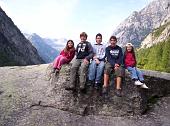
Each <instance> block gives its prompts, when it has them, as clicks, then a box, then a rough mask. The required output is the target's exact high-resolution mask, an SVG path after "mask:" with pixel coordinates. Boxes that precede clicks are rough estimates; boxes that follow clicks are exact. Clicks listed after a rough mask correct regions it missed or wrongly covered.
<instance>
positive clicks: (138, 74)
mask: <svg viewBox="0 0 170 126" xmlns="http://www.w3.org/2000/svg"><path fill="white" fill-rule="evenodd" d="M127 70H128V71H129V72H130V73H131V78H132V79H137V80H140V81H144V78H143V74H142V72H141V71H140V70H139V69H137V68H136V67H127Z"/></svg>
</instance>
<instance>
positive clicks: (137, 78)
mask: <svg viewBox="0 0 170 126" xmlns="http://www.w3.org/2000/svg"><path fill="white" fill-rule="evenodd" d="M124 64H125V68H126V69H127V70H128V71H129V72H130V73H131V78H132V80H133V81H134V84H135V85H138V86H141V88H146V89H147V88H148V87H147V86H146V84H145V83H144V78H143V74H142V72H141V71H140V70H139V69H137V68H136V64H137V62H136V56H135V51H134V47H133V45H132V43H127V44H126V50H125V53H124Z"/></svg>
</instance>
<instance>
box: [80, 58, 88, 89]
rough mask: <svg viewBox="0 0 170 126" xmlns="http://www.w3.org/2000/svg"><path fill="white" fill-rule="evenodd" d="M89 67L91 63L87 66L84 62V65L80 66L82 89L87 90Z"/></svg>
mask: <svg viewBox="0 0 170 126" xmlns="http://www.w3.org/2000/svg"><path fill="white" fill-rule="evenodd" d="M88 66H89V63H88V64H85V63H84V62H83V60H82V63H81V66H80V89H84V88H85V83H86V78H87V72H88Z"/></svg>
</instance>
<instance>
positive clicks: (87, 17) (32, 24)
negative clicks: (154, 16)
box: [0, 0, 151, 42]
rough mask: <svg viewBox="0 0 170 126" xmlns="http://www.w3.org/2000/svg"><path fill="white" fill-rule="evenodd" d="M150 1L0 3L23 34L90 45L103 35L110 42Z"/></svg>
mask: <svg viewBox="0 0 170 126" xmlns="http://www.w3.org/2000/svg"><path fill="white" fill-rule="evenodd" d="M150 2H151V0H0V6H1V8H2V9H3V10H4V11H5V12H6V14H7V15H8V16H9V17H10V18H12V20H13V22H14V23H15V24H16V25H17V27H18V28H19V29H20V30H21V31H22V32H23V33H28V34H31V33H36V34H38V35H40V36H41V37H47V38H56V39H60V38H66V39H73V40H75V41H79V35H80V33H81V32H86V33H87V34H88V41H95V35H96V34H97V33H101V34H102V35H103V41H104V42H107V41H108V39H109V37H110V36H111V35H112V33H113V31H114V29H116V27H117V26H118V25H119V24H120V23H121V22H122V21H123V20H124V19H126V18H127V17H128V16H130V14H131V13H132V12H133V11H140V10H141V9H143V8H144V7H145V6H146V5H148V4H149V3H150Z"/></svg>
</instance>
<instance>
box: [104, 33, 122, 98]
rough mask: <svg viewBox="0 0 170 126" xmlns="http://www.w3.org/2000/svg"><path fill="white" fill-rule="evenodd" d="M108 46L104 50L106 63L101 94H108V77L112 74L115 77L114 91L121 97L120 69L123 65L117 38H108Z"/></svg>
mask: <svg viewBox="0 0 170 126" xmlns="http://www.w3.org/2000/svg"><path fill="white" fill-rule="evenodd" d="M109 41H110V45H109V46H108V47H107V48H106V58H107V62H106V64H105V70H104V85H103V94H106V93H108V87H109V79H110V78H109V77H110V75H111V74H112V73H114V75H115V76H116V91H115V94H116V95H117V96H121V81H122V77H123V76H124V70H123V68H122V67H121V65H122V63H123V53H122V48H121V47H119V46H118V45H116V44H117V38H116V37H115V36H111V37H110V40H109Z"/></svg>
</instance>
